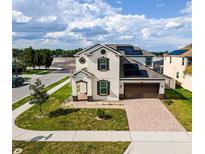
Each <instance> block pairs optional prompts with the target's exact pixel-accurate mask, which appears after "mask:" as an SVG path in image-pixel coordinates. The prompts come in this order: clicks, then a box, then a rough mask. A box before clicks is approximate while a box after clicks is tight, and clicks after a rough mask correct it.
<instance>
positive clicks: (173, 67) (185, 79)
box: [163, 45, 192, 91]
mask: <svg viewBox="0 0 205 154" xmlns="http://www.w3.org/2000/svg"><path fill="white" fill-rule="evenodd" d="M163 74H164V75H167V76H169V77H171V78H173V79H175V80H176V81H177V84H179V85H180V86H182V87H183V88H185V89H187V90H189V91H192V45H188V46H186V47H184V48H182V49H179V50H175V51H172V52H171V53H169V54H167V55H165V56H164V71H163Z"/></svg>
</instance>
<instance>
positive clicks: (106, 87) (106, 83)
mask: <svg viewBox="0 0 205 154" xmlns="http://www.w3.org/2000/svg"><path fill="white" fill-rule="evenodd" d="M101 82H105V85H106V86H105V87H103V88H105V89H106V94H101ZM99 95H100V96H107V95H108V81H107V80H100V81H99Z"/></svg>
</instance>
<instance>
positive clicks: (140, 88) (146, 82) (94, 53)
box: [71, 44, 165, 101]
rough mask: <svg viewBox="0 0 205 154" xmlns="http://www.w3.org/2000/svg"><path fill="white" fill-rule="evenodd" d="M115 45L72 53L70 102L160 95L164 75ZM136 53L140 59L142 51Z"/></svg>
mask: <svg viewBox="0 0 205 154" xmlns="http://www.w3.org/2000/svg"><path fill="white" fill-rule="evenodd" d="M114 46H116V47H114ZM119 46H120V47H118V45H116V44H115V45H111V44H109V45H106V44H105V45H102V44H96V45H94V46H91V47H89V48H86V49H84V50H83V51H81V52H79V53H77V54H76V55H75V57H76V72H75V73H74V74H73V75H72V76H71V83H72V97H73V100H74V101H77V100H84V99H86V100H88V101H91V100H119V99H130V98H163V97H164V88H165V78H164V76H163V75H162V74H159V73H157V72H155V71H153V70H152V69H150V68H149V67H147V66H145V65H143V64H142V63H140V62H138V61H136V60H133V59H132V58H131V57H130V56H129V55H128V56H127V53H129V51H128V52H126V51H127V50H124V51H123V49H122V48H121V46H125V45H119ZM119 48H120V50H117V49H119ZM132 52H134V51H132ZM137 53H139V57H140V59H141V58H142V52H137ZM146 54H148V53H146ZM132 57H135V58H137V54H135V56H132ZM145 59H146V58H145Z"/></svg>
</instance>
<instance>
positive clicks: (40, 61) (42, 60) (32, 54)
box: [13, 47, 82, 69]
mask: <svg viewBox="0 0 205 154" xmlns="http://www.w3.org/2000/svg"><path fill="white" fill-rule="evenodd" d="M81 50H82V48H78V49H74V50H62V49H56V50H51V49H33V48H32V47H29V48H25V49H16V48H13V60H14V61H15V62H18V63H20V64H21V65H22V66H24V68H27V67H33V69H35V68H36V67H37V66H38V67H39V68H40V66H44V67H45V68H46V69H47V68H49V67H50V66H51V64H52V61H53V57H59V56H61V57H73V56H74V54H76V53H77V52H79V51H81Z"/></svg>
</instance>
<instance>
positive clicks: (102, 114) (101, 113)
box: [96, 109, 106, 119]
mask: <svg viewBox="0 0 205 154" xmlns="http://www.w3.org/2000/svg"><path fill="white" fill-rule="evenodd" d="M96 116H97V117H99V118H100V119H103V118H105V117H106V114H105V111H104V110H103V109H96Z"/></svg>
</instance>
